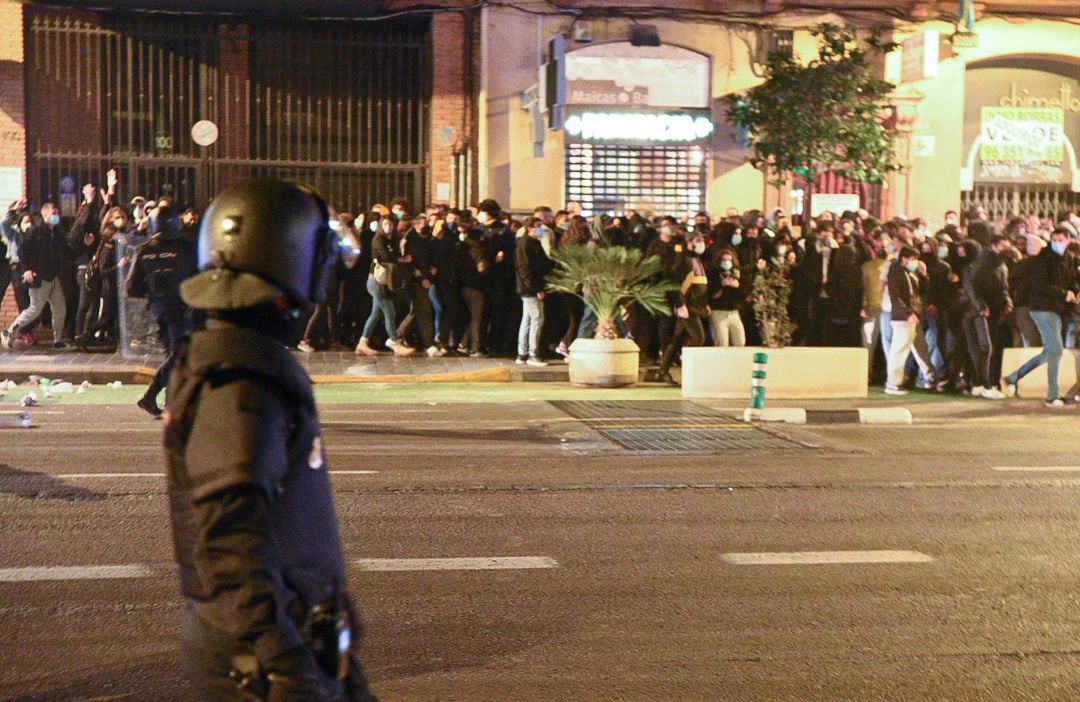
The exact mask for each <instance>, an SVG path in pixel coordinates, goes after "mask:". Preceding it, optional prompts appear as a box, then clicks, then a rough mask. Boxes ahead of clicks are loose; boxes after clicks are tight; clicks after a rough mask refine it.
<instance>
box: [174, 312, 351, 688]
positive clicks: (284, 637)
mask: <svg viewBox="0 0 1080 702" xmlns="http://www.w3.org/2000/svg"><path fill="white" fill-rule="evenodd" d="M165 447H166V452H167V456H168V489H169V502H170V513H171V519H172V531H173V540H174V545H175V549H176V557H177V563H178V564H179V568H180V581H181V589H182V590H183V593H184V595H186V596H187V597H189V598H190V599H192V600H194V602H195V603H196V613H197V614H198V615H199V616H201V617H203V618H204V619H205V620H206V621H207V622H209V623H210V624H212V625H214V626H216V627H218V628H220V629H222V630H224V631H227V632H229V633H230V634H232V635H233V636H234V637H235V638H236V639H237V640H238V641H239V642H242V643H246V644H249V645H250V646H251V647H252V650H253V652H254V654H255V655H256V657H257V658H258V659H259V661H260V663H261V664H262V666H263V667H264V669H266V670H267V671H268V672H278V673H280V674H283V675H295V674H296V673H297V669H298V667H299V668H300V669H303V667H304V666H309V667H310V666H311V665H314V664H313V663H311V660H310V656H306V655H305V654H304V653H303V651H304V649H302V648H301V646H302V645H303V640H302V635H301V633H300V629H299V626H298V622H300V621H301V620H302V617H303V615H304V614H306V613H307V611H308V610H309V609H310V608H311V607H313V606H315V605H316V604H319V603H320V602H323V601H325V600H326V599H327V598H330V597H332V596H333V595H334V594H335V593H337V592H343V591H344V588H345V587H346V573H345V562H344V558H343V555H342V548H341V542H340V539H339V537H338V531H337V520H336V517H335V515H334V506H333V499H332V495H331V490H330V479H329V476H328V475H327V467H326V458H325V453H324V451H323V447H322V439H321V437H320V431H319V421H318V417H317V415H316V409H315V400H314V397H313V395H312V391H311V381H310V380H309V378H308V376H307V374H306V373H305V372H304V370H303V369H302V368H301V367H300V365H299V364H298V363H297V362H296V361H295V360H294V359H293V358H292V356H291V355H290V354H289V352H288V350H287V349H286V348H285V347H284V346H283V345H282V344H281V343H280V342H278V341H276V340H274V339H273V338H271V337H269V336H266V335H263V334H260V333H258V332H256V331H252V330H248V329H242V328H236V327H229V328H225V329H211V330H206V331H198V332H195V333H194V334H193V335H192V336H191V338H190V342H189V344H188V345H187V346H186V347H185V348H184V349H183V350H182V351H181V353H180V356H179V359H178V362H177V364H176V368H175V369H174V370H173V374H172V378H171V379H170V382H169V404H168V421H167V424H166V431H165ZM356 633H358V632H356Z"/></svg>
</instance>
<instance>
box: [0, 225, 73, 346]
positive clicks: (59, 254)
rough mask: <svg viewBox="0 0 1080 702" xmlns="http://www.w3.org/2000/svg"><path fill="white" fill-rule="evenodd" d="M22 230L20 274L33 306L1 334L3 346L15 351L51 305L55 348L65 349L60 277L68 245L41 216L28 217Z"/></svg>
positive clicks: (62, 294)
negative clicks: (22, 338)
mask: <svg viewBox="0 0 1080 702" xmlns="http://www.w3.org/2000/svg"><path fill="white" fill-rule="evenodd" d="M41 209H42V212H43V213H49V214H51V211H50V210H47V209H46V207H45V206H44V205H43V206H42V208H41ZM21 229H22V236H23V240H22V244H21V245H20V246H19V268H18V271H17V273H18V275H19V276H20V278H21V279H22V281H23V283H24V284H25V285H26V286H27V288H28V291H29V294H30V305H29V306H28V307H27V308H26V309H25V310H23V311H22V312H20V313H19V316H18V317H16V318H15V321H13V322H12V323H11V325H10V326H9V327H8V328H7V329H5V330H4V331H3V332H0V345H3V347H4V348H6V349H11V348H12V347H13V346H14V344H15V340H16V339H17V338H18V337H19V336H20V335H22V334H23V332H24V331H25V330H26V329H29V327H30V325H31V324H32V323H33V322H34V321H36V320H37V319H38V317H40V316H41V314H42V313H43V312H44V311H45V305H49V307H51V308H52V320H53V348H54V349H65V348H67V344H65V343H64V341H63V333H64V332H63V330H64V322H65V318H66V316H67V301H66V300H65V298H64V291H63V288H62V287H61V285H60V279H59V277H58V276H59V273H60V266H61V264H62V263H63V258H64V256H65V255H66V252H65V249H66V247H67V244H66V242H65V241H64V237H63V235H62V234H61V233H60V231H59V228H57V227H50V226H49V225H47V224H45V221H44V220H43V219H42V215H41V214H26V215H24V216H23V218H22V222H21Z"/></svg>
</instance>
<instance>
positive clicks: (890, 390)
mask: <svg viewBox="0 0 1080 702" xmlns="http://www.w3.org/2000/svg"><path fill="white" fill-rule="evenodd" d="M885 394H886V395H907V394H908V391H907V390H905V389H903V388H898V387H896V386H893V385H886V386H885Z"/></svg>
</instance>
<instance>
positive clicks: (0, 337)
mask: <svg viewBox="0 0 1080 702" xmlns="http://www.w3.org/2000/svg"><path fill="white" fill-rule="evenodd" d="M0 346H3V347H4V348H5V349H8V350H9V351H10V350H11V349H12V348H13V347H14V346H15V335H14V334H12V333H11V331H10V330H8V329H5V330H4V331H2V332H0Z"/></svg>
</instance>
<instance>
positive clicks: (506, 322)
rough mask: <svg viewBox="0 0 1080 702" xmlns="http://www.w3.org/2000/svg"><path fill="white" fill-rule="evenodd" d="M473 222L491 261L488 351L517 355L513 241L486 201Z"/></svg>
mask: <svg viewBox="0 0 1080 702" xmlns="http://www.w3.org/2000/svg"><path fill="white" fill-rule="evenodd" d="M476 221H477V222H479V223H480V225H481V227H483V231H484V245H485V247H486V249H487V251H486V256H485V258H487V260H488V261H490V262H491V278H490V281H489V287H488V290H487V297H486V298H485V300H484V307H485V309H486V310H487V313H488V319H489V321H490V328H489V329H488V337H487V345H488V351H489V352H491V353H492V354H493V355H498V356H513V355H516V353H517V331H518V328H519V327H520V325H521V299H520V298H519V297H518V295H517V276H516V272H515V270H514V252H515V250H516V248H517V239H516V237H515V234H514V232H513V230H511V229H510V228H509V227H508V226H506V223H505V222H503V221H502V207H501V206H500V205H499V203H498V202H496V201H495V200H491V199H487V200H483V201H482V202H480V204H479V205H478V206H477V213H476Z"/></svg>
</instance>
